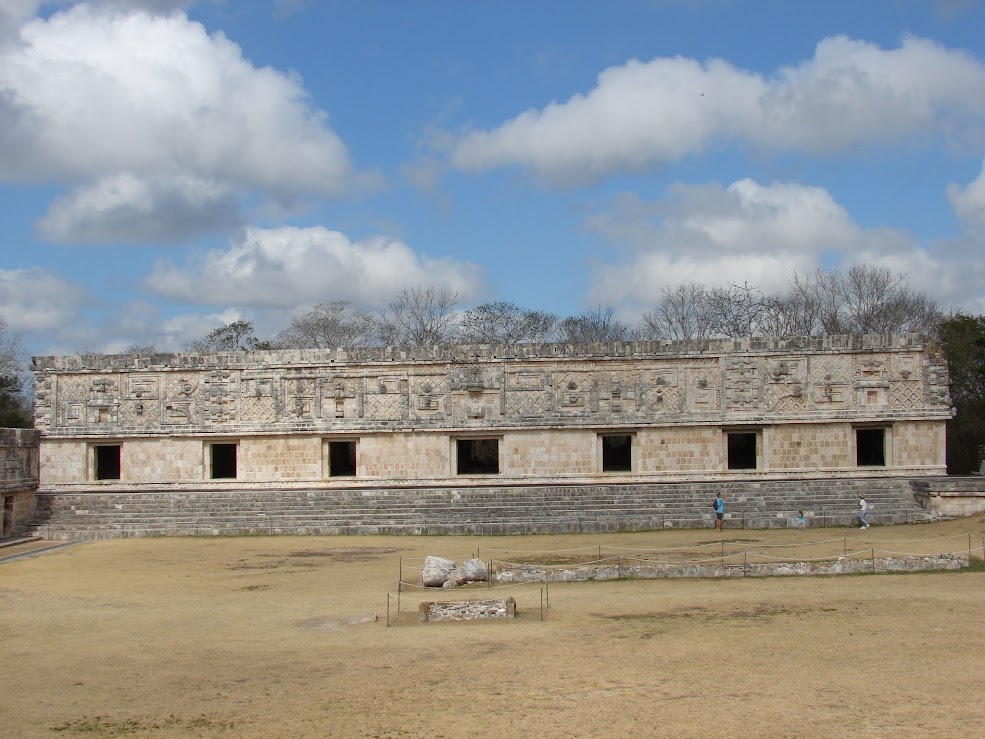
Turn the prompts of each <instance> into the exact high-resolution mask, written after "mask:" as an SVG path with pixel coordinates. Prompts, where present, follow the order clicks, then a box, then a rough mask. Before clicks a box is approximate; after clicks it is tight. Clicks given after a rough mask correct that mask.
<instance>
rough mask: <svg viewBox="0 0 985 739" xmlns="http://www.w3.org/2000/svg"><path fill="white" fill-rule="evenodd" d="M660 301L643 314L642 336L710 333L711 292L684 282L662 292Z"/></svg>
mask: <svg viewBox="0 0 985 739" xmlns="http://www.w3.org/2000/svg"><path fill="white" fill-rule="evenodd" d="M660 293H661V298H660V302H658V303H657V305H656V306H655V307H654V309H653V310H652V311H649V312H647V313H644V314H643V321H642V325H641V326H640V335H641V336H642V337H645V338H648V339H685V340H686V339H706V338H708V336H709V335H710V333H711V325H712V316H711V314H710V312H709V304H708V291H707V290H706V289H705V287H704V286H703V285H699V284H698V283H696V282H684V283H681V284H679V285H674V286H672V287H665V288H663V289H662V290H661V291H660Z"/></svg>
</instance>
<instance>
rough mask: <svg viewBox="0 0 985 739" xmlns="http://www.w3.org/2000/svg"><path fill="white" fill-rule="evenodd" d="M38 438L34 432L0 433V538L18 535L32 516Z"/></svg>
mask: <svg viewBox="0 0 985 739" xmlns="http://www.w3.org/2000/svg"><path fill="white" fill-rule="evenodd" d="M39 438H40V434H39V432H37V431H35V430H34V429H0V461H2V464H3V469H2V470H0V502H2V503H3V507H2V508H0V538H9V537H12V536H16V535H18V534H19V533H21V530H22V529H23V528H24V525H25V524H26V522H27V520H28V519H29V518H30V516H31V514H33V513H34V505H35V493H36V491H37V489H38V445H39Z"/></svg>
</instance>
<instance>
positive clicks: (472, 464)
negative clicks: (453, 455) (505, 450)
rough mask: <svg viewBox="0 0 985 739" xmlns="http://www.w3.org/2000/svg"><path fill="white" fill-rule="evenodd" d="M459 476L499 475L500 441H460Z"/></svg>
mask: <svg viewBox="0 0 985 739" xmlns="http://www.w3.org/2000/svg"><path fill="white" fill-rule="evenodd" d="M458 474H459V475H498V474H499V439H459V440H458Z"/></svg>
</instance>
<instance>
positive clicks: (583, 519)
mask: <svg viewBox="0 0 985 739" xmlns="http://www.w3.org/2000/svg"><path fill="white" fill-rule="evenodd" d="M718 491H722V492H723V493H724V494H725V496H726V526H727V527H731V528H774V527H785V526H791V525H793V523H794V518H795V517H796V515H797V512H798V511H800V510H803V511H804V512H805V515H806V517H807V520H808V523H809V524H810V525H811V526H815V527H816V526H835V525H846V524H853V523H855V521H856V520H857V512H858V505H857V496H858V494H859V493H860V492H861V493H862V494H864V495H865V497H866V499H867V500H868V501H869V504H870V506H872V510H871V511H870V516H869V518H870V521H871V522H872V523H884V524H896V523H907V522H914V521H922V520H928V519H929V518H930V516H929V514H928V513H927V512H926V511H925V510H924V509H923V508H921V507H920V506H919V505H918V504H917V503H916V501H915V500H914V497H913V488H912V486H911V483H910V481H909V480H906V479H887V478H864V479H862V478H853V479H841V480H816V479H812V480H769V481H744V482H727V483H721V482H720V483H712V482H690V483H662V484H649V485H642V484H633V485H583V486H576V485H564V486H555V487H551V486H534V487H521V486H517V487H503V486H487V487H470V488H460V489H451V488H406V489H393V488H390V489H374V488H349V489H335V488H333V489H312V490H297V489H290V490H267V489H264V490H236V491H208V492H205V491H191V490H189V491H181V492H132V491H118V492H112V491H92V492H86V493H67V494H44V493H42V494H39V496H38V498H39V511H38V514H37V515H36V517H35V519H34V521H33V528H34V531H35V532H36V533H39V534H41V535H42V536H45V537H46V538H49V539H91V538H111V537H119V536H154V535H186V534H190V535H217V534H363V533H366V534H369V533H380V534H383V533H393V534H488V535H493V534H519V533H565V532H573V531H581V532H595V531H638V530H649V529H662V528H689V527H701V526H704V527H707V526H711V524H712V522H713V520H714V512H713V510H712V507H711V503H712V501H713V500H714V498H715V495H716V493H717V492H718Z"/></svg>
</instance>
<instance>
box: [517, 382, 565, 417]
mask: <svg viewBox="0 0 985 739" xmlns="http://www.w3.org/2000/svg"><path fill="white" fill-rule="evenodd" d="M553 412H554V395H553V394H552V393H551V391H550V390H548V389H545V390H509V391H507V393H506V415H507V416H509V417H510V418H543V417H545V416H548V415H550V414H551V413H553Z"/></svg>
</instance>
